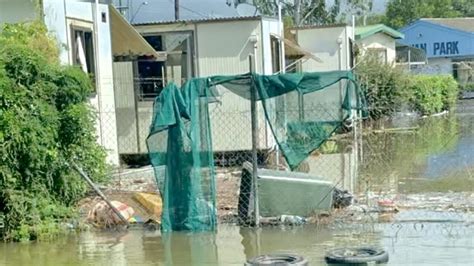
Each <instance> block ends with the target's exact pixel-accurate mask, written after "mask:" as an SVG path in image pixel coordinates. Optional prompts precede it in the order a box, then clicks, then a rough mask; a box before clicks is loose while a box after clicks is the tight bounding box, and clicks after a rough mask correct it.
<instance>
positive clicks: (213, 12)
mask: <svg viewBox="0 0 474 266" xmlns="http://www.w3.org/2000/svg"><path fill="white" fill-rule="evenodd" d="M113 2H114V3H115V4H116V5H118V4H119V3H120V2H122V5H123V2H125V3H127V4H126V7H125V8H126V13H127V15H126V18H127V19H128V20H129V21H130V22H131V23H132V24H133V23H138V24H147V23H150V22H158V21H159V22H161V21H173V20H174V18H175V17H174V1H171V0H152V1H143V0H127V1H118V0H114V1H113ZM241 15H247V16H253V15H259V14H258V13H257V14H256V13H255V12H239V10H238V9H237V8H235V6H234V5H233V4H230V1H228V0H180V1H179V18H180V19H181V20H184V21H189V20H200V19H210V18H226V17H239V16H241Z"/></svg>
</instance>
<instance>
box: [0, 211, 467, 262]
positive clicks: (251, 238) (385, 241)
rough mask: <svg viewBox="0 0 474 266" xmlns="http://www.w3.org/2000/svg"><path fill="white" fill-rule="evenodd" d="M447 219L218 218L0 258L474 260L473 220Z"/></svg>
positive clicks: (18, 249)
mask: <svg viewBox="0 0 474 266" xmlns="http://www.w3.org/2000/svg"><path fill="white" fill-rule="evenodd" d="M410 215H412V214H409V213H405V214H403V215H401V216H405V218H406V217H409V216H410ZM415 216H416V217H418V216H419V214H415ZM428 216H429V217H432V215H431V214H429V215H428ZM457 218H459V220H462V219H463V217H457ZM452 220H453V221H451V222H450V223H446V222H424V223H419V224H417V223H412V222H406V223H404V222H399V223H395V224H375V225H371V226H368V225H361V224H358V225H352V226H346V225H344V226H343V225H338V226H334V227H333V228H326V227H323V228H318V227H315V226H305V227H295V228H281V227H272V228H261V229H256V230H255V229H248V228H239V227H237V226H220V227H219V230H218V232H217V233H216V234H209V233H195V234H184V233H173V234H170V235H161V234H160V233H159V232H150V231H143V230H139V229H132V230H129V231H128V232H122V233H118V232H103V233H92V232H87V233H81V234H77V235H73V236H70V237H67V238H62V239H59V240H58V241H55V242H51V243H48V242H47V243H31V244H21V243H10V244H0V264H1V265H243V263H244V262H245V260H246V258H250V257H253V256H255V255H257V254H263V253H275V252H278V253H282V252H283V253H288V252H289V253H296V254H299V255H302V256H304V257H305V258H307V259H308V260H309V262H310V265H325V263H324V258H323V257H324V254H325V252H326V251H327V250H329V249H331V248H334V247H340V246H349V247H350V246H360V245H372V246H379V247H383V248H385V250H386V251H388V252H389V254H390V261H389V265H469V264H470V263H472V262H473V261H474V247H473V239H474V233H473V232H474V230H473V226H474V225H472V223H471V224H470V225H469V224H466V223H464V222H461V221H456V219H452Z"/></svg>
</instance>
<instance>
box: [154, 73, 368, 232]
mask: <svg viewBox="0 0 474 266" xmlns="http://www.w3.org/2000/svg"><path fill="white" fill-rule="evenodd" d="M342 80H343V81H344V82H342ZM338 82H339V83H338ZM331 88H332V90H331ZM313 94H314V95H313ZM324 94H326V96H324ZM295 96H296V97H295ZM351 97H355V98H354V99H352V98H351ZM359 97H360V93H359V92H358V91H357V86H355V83H354V80H353V78H352V75H351V73H350V72H328V73H311V74H308V73H306V74H287V75H276V76H260V75H255V74H251V75H242V76H228V77H225V76H224V77H211V78H207V79H206V78H201V79H194V80H190V81H188V82H187V83H186V84H185V85H184V86H183V88H182V89H181V90H178V89H177V88H176V86H174V85H170V86H168V87H167V88H165V90H164V91H163V92H162V94H160V97H158V98H157V100H156V102H155V107H154V110H155V114H154V118H153V122H152V127H151V131H150V136H149V137H148V148H149V154H150V157H151V160H152V164H153V166H154V167H155V169H158V168H163V167H164V169H165V170H164V171H161V170H160V171H158V172H157V173H156V176H157V179H158V184H159V188H160V191H161V195H162V197H163V202H164V210H163V216H162V220H163V224H162V227H163V229H164V230H192V231H196V230H197V231H199V230H210V229H211V230H212V228H215V227H214V226H215V225H214V224H215V213H214V212H215V194H214V193H215V185H214V161H213V160H214V159H216V161H217V165H218V166H219V167H237V168H238V167H241V169H243V170H242V171H241V173H240V184H239V193H238V194H239V199H238V201H236V200H235V199H234V200H229V201H230V203H229V204H225V205H226V206H224V207H223V208H224V209H226V208H228V209H229V210H231V211H232V210H233V211H234V212H235V208H236V206H235V203H236V202H237V209H238V210H237V213H238V215H237V217H238V220H239V222H242V223H249V222H250V223H257V224H258V220H259V218H260V215H259V214H258V213H259V208H260V207H261V206H267V205H265V203H268V202H271V201H274V200H273V199H274V198H272V197H278V196H279V195H278V194H279V193H280V192H282V193H283V194H284V195H283V196H284V197H290V196H291V195H290V194H291V193H298V191H297V189H298V188H295V189H296V190H294V191H286V193H285V191H284V189H283V190H275V189H274V188H275V187H284V185H283V186H278V184H283V183H282V182H287V183H288V184H289V185H293V186H294V185H297V186H298V187H299V188H301V187H302V186H303V187H304V186H306V185H309V186H310V187H312V188H313V190H312V191H313V192H317V191H316V190H321V189H322V190H324V191H326V192H325V193H323V192H321V191H319V192H317V194H318V196H317V197H314V198H312V199H311V200H310V201H312V202H311V203H310V204H309V205H308V206H313V205H317V204H320V203H317V202H315V201H320V202H323V201H324V200H325V199H329V200H326V202H329V205H330V202H331V200H332V196H331V191H332V189H333V188H332V186H331V183H330V182H328V181H322V180H317V179H316V178H312V177H310V176H305V177H304V178H303V176H299V177H298V178H293V179H287V177H286V176H285V175H281V176H279V177H275V176H273V174H270V177H268V178H267V177H260V176H259V172H258V171H257V169H256V167H257V166H258V164H259V163H260V165H262V163H263V162H269V160H267V158H265V157H267V156H266V155H268V154H270V152H269V151H271V150H272V149H274V147H275V146H276V145H275V144H278V148H279V150H280V149H281V154H283V155H284V158H285V160H286V162H287V163H288V168H290V169H295V168H297V167H299V165H300V164H301V162H302V161H303V160H304V159H305V158H306V157H307V156H308V155H309V154H311V153H312V152H313V151H314V150H315V149H317V148H318V147H319V146H321V144H322V143H323V142H324V141H326V140H327V139H328V138H329V137H330V136H331V135H332V134H333V133H334V132H335V131H336V130H338V129H340V128H342V126H343V122H344V121H345V120H346V119H348V118H349V117H351V115H352V109H356V110H357V108H359V105H360V104H361V100H360V98H359ZM303 99H306V100H307V101H308V102H307V103H306V105H305V103H304V102H303ZM257 101H259V103H258V104H257ZM219 104H222V105H223V106H224V107H223V109H220V110H219V109H217V108H219ZM313 104H322V105H324V104H326V105H327V108H326V109H325V112H314V110H310V108H308V107H311V106H312V105H313ZM249 105H250V108H249ZM209 109H211V110H212V111H211V112H209ZM287 109H288V110H287ZM216 110H219V111H218V112H216ZM296 110H297V112H298V114H297V115H296V112H295V111H296ZM249 112H250V115H251V119H248V116H249ZM305 116H306V117H307V119H306V120H305V118H304V117H305ZM249 120H250V121H249ZM249 123H250V124H251V126H250V127H249ZM212 124H215V125H216V126H215V127H214V128H213V129H212V130H211V125H212ZM269 132H271V134H269ZM162 134H167V135H166V136H163V135H162ZM155 139H159V140H160V141H161V143H162V144H163V143H166V152H164V148H165V147H164V146H163V147H160V145H158V144H157V140H155ZM163 139H164V140H165V141H163ZM211 143H212V148H213V149H214V151H212V150H211V149H212V148H211ZM250 150H251V151H252V152H251V153H250ZM250 154H251V155H252V156H251V157H250V156H249V155H250ZM259 155H260V156H259ZM280 160H281V158H279V156H278V155H277V156H276V158H275V162H272V164H273V166H276V168H279V167H280V165H279V161H280ZM248 161H250V162H251V163H253V165H252V167H251V168H252V173H251V174H249V173H248V171H244V170H245V169H248V167H247V168H246V167H242V166H243V165H246V164H248V163H249V162H248ZM204 172H205V173H204ZM163 173H164V174H163ZM223 175H224V176H225V174H223ZM275 175H276V174H275ZM249 176H250V177H249ZM257 176H258V177H257ZM275 178H276V179H275ZM275 182H276V183H275ZM160 184H163V186H162V187H160ZM218 184H219V181H218ZM235 184H237V182H235V183H234V185H232V184H231V185H230V186H231V187H232V186H233V187H235V186H236V185H235ZM266 184H267V185H266ZM260 187H262V188H267V189H266V190H265V191H264V192H262V194H261V195H260V193H259V192H258V190H259V189H260ZM323 194H325V195H323ZM260 196H262V198H263V199H265V201H263V202H262V203H259V201H258V198H260ZM263 196H267V197H263ZM284 197H281V198H280V199H281V200H283V201H284V200H285V199H284ZM315 198H317V199H315ZM302 201H304V199H303V198H302ZM201 203H203V204H204V203H206V204H204V205H203V206H201ZM282 203H283V202H282ZM207 207H209V208H208V209H206V208H207ZM330 207H331V206H326V207H325V209H328V208H330ZM315 208H317V207H315ZM267 209H268V208H267ZM269 209H274V208H273V207H270V208H269ZM281 212H282V213H281V214H285V213H289V214H290V213H291V210H289V209H288V207H287V208H286V209H285V208H283V210H282V211H281ZM271 215H273V213H272V211H269V212H267V213H265V216H271ZM234 216H235V215H234ZM252 217H253V218H254V219H251V218H252Z"/></svg>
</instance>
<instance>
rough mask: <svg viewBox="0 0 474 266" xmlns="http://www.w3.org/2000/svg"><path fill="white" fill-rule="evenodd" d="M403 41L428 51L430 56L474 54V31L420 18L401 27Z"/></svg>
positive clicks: (427, 54) (427, 53)
mask: <svg viewBox="0 0 474 266" xmlns="http://www.w3.org/2000/svg"><path fill="white" fill-rule="evenodd" d="M401 32H403V33H404V34H405V38H404V39H402V40H400V42H401V43H403V44H406V45H411V46H414V47H417V48H419V49H423V50H424V51H425V52H426V56H427V57H428V58H432V57H455V56H474V33H472V32H467V31H461V30H458V29H454V28H449V27H447V26H442V25H438V24H435V23H431V22H429V21H425V20H418V21H416V22H415V23H413V24H410V25H409V26H407V27H405V28H403V29H401Z"/></svg>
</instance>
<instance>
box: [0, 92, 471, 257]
mask: <svg viewBox="0 0 474 266" xmlns="http://www.w3.org/2000/svg"><path fill="white" fill-rule="evenodd" d="M392 123H396V124H397V125H399V126H400V127H406V128H416V132H417V133H413V132H410V130H407V132H399V133H389V134H370V135H368V136H367V139H366V140H365V141H364V163H363V164H364V165H361V166H360V171H361V177H360V179H359V180H357V182H358V185H357V188H358V190H359V192H374V191H379V192H380V191H382V192H384V191H385V192H387V191H389V192H390V193H392V194H395V195H402V194H405V195H406V194H409V193H411V195H417V196H414V197H412V198H411V199H413V200H412V201H417V200H416V199H418V198H423V194H420V193H433V192H443V193H446V195H448V194H449V195H453V193H454V194H455V193H457V192H459V193H461V192H462V193H468V194H467V195H471V198H472V193H474V192H473V191H474V187H473V178H474V177H473V169H474V130H473V128H474V126H473V125H474V101H473V100H470V101H463V102H461V103H460V106H459V108H458V110H457V112H456V114H455V115H450V116H442V117H431V118H425V119H412V118H409V117H408V118H402V119H399V120H397V121H395V122H392ZM392 125H393V124H392ZM387 193H388V192H387ZM413 193H417V194H413ZM469 193H470V194H469ZM367 194H368V193H367ZM420 195H421V196H420ZM426 195H429V194H426ZM439 195H440V194H437V196H436V197H434V196H433V197H431V198H436V199H437V200H439V201H440V202H444V203H449V204H448V205H453V206H454V205H455V204H456V203H457V202H454V201H457V200H453V199H456V197H447V198H443V194H441V196H439ZM463 195H466V194H463ZM428 198H429V197H428ZM446 201H453V202H446ZM451 203H452V204H451ZM416 204H417V202H415V204H414V205H416ZM420 204H421V202H420ZM471 206H472V205H471ZM472 211H473V209H472V208H465V209H456V208H451V207H450V208H441V209H437V208H432V209H430V208H425V209H422V210H421V209H406V210H402V211H400V212H399V213H397V214H394V215H393V216H389V217H383V219H382V217H380V216H379V217H375V218H373V217H372V216H370V217H372V218H371V219H372V220H370V222H367V220H365V222H363V220H364V219H362V218H367V217H361V220H360V221H358V220H359V219H357V217H356V219H354V220H355V221H353V222H351V223H347V222H341V221H337V222H333V223H330V225H327V226H316V225H307V226H300V227H279V226H278V227H265V228H259V229H249V228H240V227H238V226H233V225H220V226H219V228H218V231H217V232H216V233H194V234H190V233H172V234H167V235H161V233H160V232H158V231H147V230H144V229H141V228H133V229H130V230H128V231H126V232H83V233H78V234H76V233H74V234H70V235H68V236H66V237H62V238H60V239H58V240H56V241H54V242H38V243H28V244H24V243H0V265H243V263H244V262H245V260H246V259H247V258H251V257H253V256H256V255H258V254H264V253H294V254H299V255H302V256H304V257H305V258H307V259H308V260H309V262H310V265H325V263H324V254H325V252H326V251H327V250H329V249H331V248H335V247H355V246H362V245H370V246H378V247H382V248H384V249H385V250H386V251H387V252H389V255H390V261H389V263H388V264H389V265H472V263H473V262H474V217H473V213H472ZM375 215H377V214H375Z"/></svg>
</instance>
